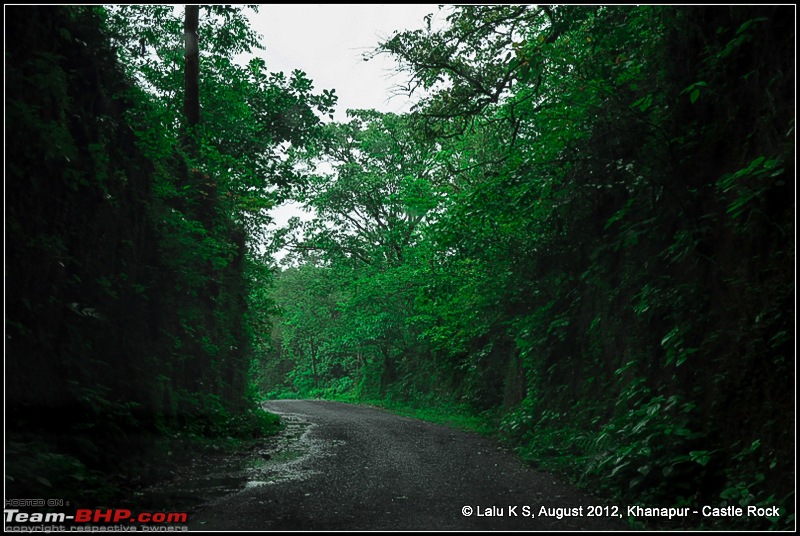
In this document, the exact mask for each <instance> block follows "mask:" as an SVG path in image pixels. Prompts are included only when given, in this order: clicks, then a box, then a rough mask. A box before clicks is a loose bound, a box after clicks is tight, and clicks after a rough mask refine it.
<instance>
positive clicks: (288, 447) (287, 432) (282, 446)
mask: <svg viewBox="0 0 800 536" xmlns="http://www.w3.org/2000/svg"><path fill="white" fill-rule="evenodd" d="M281 419H282V420H283V422H284V424H285V425H286V428H285V429H284V430H283V431H282V432H281V433H280V434H278V435H277V436H274V437H270V438H266V439H264V440H263V441H261V442H259V443H258V444H257V445H256V447H254V448H252V449H251V450H250V451H249V452H237V453H235V454H233V455H223V454H218V455H211V456H207V457H206V456H201V457H200V459H198V460H197V461H196V463H195V464H194V465H193V466H192V467H191V468H187V469H186V470H185V474H181V475H176V476H175V477H174V478H173V479H172V480H170V481H168V482H164V483H161V484H158V485H156V486H152V487H150V488H148V489H146V490H144V491H143V492H141V493H140V494H137V495H140V497H138V499H140V500H141V501H144V502H146V503H152V504H153V505H154V507H157V508H159V509H162V510H163V509H164V508H165V507H167V506H169V507H171V508H184V509H185V508H192V507H197V506H200V505H207V504H213V503H215V502H217V501H219V500H220V499H222V498H223V497H226V496H228V495H231V494H233V493H238V492H241V491H244V490H248V489H252V488H257V487H260V486H269V485H275V484H280V483H283V482H289V481H293V480H303V479H305V478H308V477H309V476H311V475H313V474H315V473H317V471H314V470H312V469H311V468H310V467H309V465H310V464H309V463H308V461H309V459H311V458H314V457H318V456H324V455H329V454H330V449H329V448H327V449H326V447H330V446H333V445H335V444H336V443H338V442H332V441H324V440H320V439H314V438H311V437H310V434H309V432H310V431H311V430H312V429H313V428H314V427H315V426H316V425H315V424H313V423H310V422H308V421H307V420H306V419H305V418H304V416H303V415H300V414H293V413H282V414H281Z"/></svg>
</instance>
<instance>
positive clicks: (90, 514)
mask: <svg viewBox="0 0 800 536" xmlns="http://www.w3.org/2000/svg"><path fill="white" fill-rule="evenodd" d="M4 513H5V515H4V517H5V521H6V523H67V522H71V523H96V524H100V523H186V521H187V519H188V515H187V513H186V512H139V513H136V514H134V513H133V512H131V511H130V510H126V509H124V508H112V509H102V508H94V509H90V508H79V509H78V510H76V511H75V515H67V514H65V513H63V512H47V513H41V512H20V511H19V510H18V509H14V508H6V509H5V510H4Z"/></svg>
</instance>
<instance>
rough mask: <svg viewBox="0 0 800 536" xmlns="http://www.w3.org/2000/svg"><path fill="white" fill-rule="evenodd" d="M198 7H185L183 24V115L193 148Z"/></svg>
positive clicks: (197, 106)
mask: <svg viewBox="0 0 800 536" xmlns="http://www.w3.org/2000/svg"><path fill="white" fill-rule="evenodd" d="M199 19H200V6H188V5H187V6H186V18H185V19H184V23H183V39H184V41H185V42H186V52H185V59H186V64H185V70H184V75H183V76H184V86H185V91H186V93H185V94H184V97H183V114H184V116H185V117H186V128H187V131H188V139H189V140H190V143H191V145H192V148H194V143H193V136H192V132H191V131H192V129H193V128H194V127H196V126H197V125H198V124H199V123H200V84H199V81H200V47H199V44H198V42H197V26H198V22H199Z"/></svg>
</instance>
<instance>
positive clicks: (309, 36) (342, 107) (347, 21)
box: [251, 4, 447, 226]
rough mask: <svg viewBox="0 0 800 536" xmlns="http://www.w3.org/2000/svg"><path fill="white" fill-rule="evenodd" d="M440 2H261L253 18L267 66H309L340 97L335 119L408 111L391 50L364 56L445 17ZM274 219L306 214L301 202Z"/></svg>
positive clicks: (317, 85) (281, 221) (317, 83)
mask: <svg viewBox="0 0 800 536" xmlns="http://www.w3.org/2000/svg"><path fill="white" fill-rule="evenodd" d="M446 11H447V10H446V9H445V11H444V12H443V13H442V14H439V8H438V5H437V4H412V5H355V4H345V5H327V4H326V5H322V4H319V5H288V4H265V5H261V6H260V7H259V10H258V14H256V15H253V16H252V18H251V22H252V27H253V29H254V30H255V31H257V32H258V33H259V34H261V36H262V38H263V39H262V44H263V45H264V48H265V50H261V51H258V52H257V55H258V56H260V57H263V58H264V60H265V61H266V63H267V69H268V70H270V71H273V72H277V71H283V72H285V73H286V74H289V73H291V72H292V71H293V70H294V69H300V70H301V71H304V72H305V73H306V74H307V75H308V77H309V78H310V79H311V80H312V81H313V83H314V89H315V90H316V91H317V92H320V91H322V90H323V89H335V90H336V95H337V96H338V97H339V101H338V104H337V106H336V113H335V114H334V119H335V120H337V121H345V120H346V117H347V116H346V114H345V112H346V110H347V109H369V108H374V109H376V110H380V111H383V112H404V111H408V109H409V108H410V104H411V103H410V102H409V99H408V98H407V97H403V96H392V95H393V91H392V89H393V87H394V86H396V85H398V84H401V83H403V82H405V79H404V78H403V76H404V75H402V74H396V72H395V63H394V62H393V61H392V60H391V58H389V57H388V56H385V55H381V56H377V57H375V58H373V59H371V60H369V61H364V59H363V55H364V53H365V52H369V51H371V50H373V49H374V48H375V47H376V46H377V45H378V43H379V42H380V41H381V40H382V39H385V38H388V37H391V36H392V34H393V33H394V32H395V31H402V30H413V29H417V28H424V26H425V21H424V17H425V15H427V14H429V13H432V14H434V19H433V20H434V22H435V21H437V19H442V18H443V17H444V16H445V14H446ZM272 216H273V217H274V218H275V225H277V226H283V225H285V224H286V222H287V221H288V219H289V218H290V217H292V216H301V217H302V216H303V214H302V212H301V211H300V210H299V207H298V206H296V205H288V206H281V207H278V208H276V209H275V210H273V211H272Z"/></svg>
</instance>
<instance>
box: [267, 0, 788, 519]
mask: <svg viewBox="0 0 800 536" xmlns="http://www.w3.org/2000/svg"><path fill="white" fill-rule="evenodd" d="M789 19H791V13H790V12H789V11H788V10H784V9H781V8H778V7H764V8H761V7H749V8H748V7H741V8H733V9H728V8H716V7H710V6H707V7H679V8H676V7H665V6H630V7H629V6H600V7H598V6H554V7H546V6H461V7H455V8H447V11H446V23H445V24H443V25H442V27H440V28H433V27H432V25H429V27H428V28H427V29H424V30H417V31H409V32H399V33H396V34H394V35H393V36H392V37H391V38H389V39H388V40H386V41H385V42H384V43H383V44H382V45H381V46H380V48H379V50H378V52H377V53H388V54H390V55H392V56H393V57H394V59H396V60H398V61H399V63H400V65H401V69H402V70H404V72H405V73H406V74H407V75H408V77H409V82H408V85H407V87H408V88H409V89H411V90H414V89H417V88H419V89H421V90H422V91H421V93H422V95H420V98H419V100H418V105H417V106H416V108H415V110H414V112H413V113H411V114H408V115H405V116H396V115H392V114H385V115H384V114H379V113H377V112H363V111H362V112H355V113H353V114H352V115H351V117H352V120H351V121H350V122H349V123H346V124H342V125H329V126H327V127H326V136H325V137H324V140H325V144H324V146H322V148H323V149H324V150H323V151H322V156H321V158H324V159H326V160H327V162H328V164H329V167H328V168H324V169H326V172H325V173H319V174H318V176H314V177H312V178H311V179H310V180H309V182H308V189H307V190H305V191H303V192H302V193H301V194H300V195H298V197H297V199H298V200H300V201H303V202H305V203H306V206H307V207H309V208H310V209H313V212H314V214H315V216H316V217H315V218H314V219H313V220H311V221H310V222H308V223H306V224H304V225H303V226H300V225H297V226H296V227H294V228H293V229H291V231H287V235H290V234H292V233H295V232H298V233H300V234H294V235H293V236H299V238H296V239H294V241H289V246H290V247H292V248H293V250H294V254H293V255H292V256H291V257H290V258H289V260H288V262H287V265H288V266H291V267H287V268H286V269H285V270H284V271H283V272H282V274H281V275H280V276H279V277H278V279H277V280H276V286H275V290H274V294H273V295H274V296H276V298H275V299H276V300H277V301H278V302H279V303H280V304H282V306H281V312H280V313H279V314H275V315H274V320H275V324H276V330H275V331H274V332H273V338H274V341H275V348H274V349H273V350H272V352H271V353H270V352H268V353H267V354H265V355H264V357H265V358H266V359H268V360H271V361H272V362H273V363H278V362H280V363H281V367H278V366H277V365H275V366H274V368H273V369H271V370H270V373H269V374H267V375H265V382H266V383H267V384H269V385H268V386H267V389H266V390H267V391H273V392H292V393H295V394H296V395H303V396H306V395H313V396H342V395H341V391H342V389H350V391H349V392H347V393H346V394H345V396H346V397H350V398H354V399H357V400H373V401H374V400H380V401H382V403H386V404H389V405H392V404H397V405H400V406H404V405H414V404H419V405H420V406H424V405H425V404H434V401H441V402H443V403H444V404H445V405H447V404H452V405H454V406H456V407H459V408H469V409H468V411H470V412H472V413H473V414H476V415H480V414H482V412H486V411H488V412H489V414H491V412H496V413H497V414H501V415H503V417H502V420H501V424H500V425H499V433H500V435H501V436H503V437H504V438H505V439H506V440H507V441H509V442H510V444H512V445H514V446H516V447H517V448H518V450H519V452H520V453H521V454H522V455H523V457H525V458H526V459H528V460H529V461H531V462H532V463H538V464H541V465H544V466H547V467H550V468H557V469H559V470H563V471H565V472H567V473H569V474H571V475H573V477H574V478H575V479H576V481H579V482H582V483H583V484H585V485H587V486H591V487H592V489H594V490H598V489H600V490H602V491H603V492H604V493H606V494H608V495H610V496H613V497H614V499H615V500H616V501H618V502H623V503H624V502H627V503H630V504H633V503H640V502H643V501H644V502H647V503H648V504H652V505H663V506H675V505H690V506H693V507H698V506H701V505H719V506H725V505H727V504H734V503H739V504H745V503H746V504H755V503H756V502H757V503H758V504H762V505H768V504H769V505H781V506H783V507H784V508H786V509H787V510H785V511H786V514H785V515H783V516H781V518H780V519H778V520H756V519H749V520H748V519H724V520H721V521H720V520H716V521H715V522H714V523H712V524H711V525H710V526H711V527H712V528H727V529H730V528H756V529H758V528H785V527H788V526H790V525H791V524H792V523H793V515H794V513H793V510H791V508H792V498H793V487H792V482H791V480H792V479H791V476H790V475H791V474H793V473H792V471H793V469H792V464H791V460H792V459H793V447H792V445H793V439H792V436H791V430H792V429H793V423H794V421H793V415H794V410H793V404H792V400H793V398H792V396H791V393H793V392H794V389H793V381H794V380H793V375H792V369H791V365H790V363H791V362H792V361H791V359H790V356H791V355H792V349H791V344H790V341H791V340H792V337H791V333H793V330H792V326H793V318H794V309H793V302H792V298H791V297H792V295H793V288H794V287H793V273H792V270H791V266H792V259H793V256H794V249H793V245H792V241H791V237H792V236H793V233H794V224H793V220H794V215H793V204H792V203H791V199H792V198H793V194H794V190H793V186H792V179H791V177H792V176H793V173H794V167H793V162H794V158H793V154H794V143H793V133H794V121H793V119H792V117H793V114H794V108H793V106H794V97H793V85H792V83H791V76H789V73H791V72H792V70H793V67H792V58H793V56H792V51H793V48H792V46H791V44H792V39H793V35H794V33H793V27H792V26H791V24H790V23H789V22H787V21H788V20H789ZM327 170H330V171H327ZM300 274H303V277H300ZM321 281H324V283H320V282H321ZM307 300H310V303H307ZM304 322H307V323H309V324H310V323H313V328H312V327H311V326H310V325H303V323H304ZM309 335H313V337H314V338H315V339H318V340H320V341H324V342H321V343H320V344H319V345H318V346H319V350H317V351H316V353H314V352H312V351H311V350H310V349H309V346H308V344H307V343H306V346H305V347H304V346H303V345H302V344H299V343H298V341H299V340H300V339H301V338H303V337H308V336H309ZM312 355H315V356H316V358H315V359H311V357H312ZM314 360H316V362H317V365H319V366H318V368H317V369H316V371H312V370H311V369H310V368H309V363H310V362H311V361H314ZM312 377H313V379H314V381H313V384H312V382H311V378H312ZM489 414H485V415H489ZM484 418H485V419H490V417H484ZM754 445H757V447H753V446H754Z"/></svg>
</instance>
